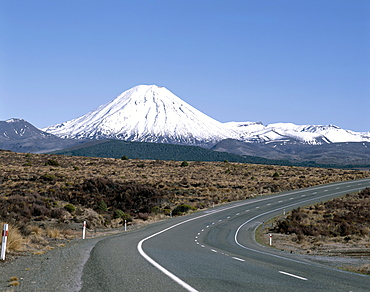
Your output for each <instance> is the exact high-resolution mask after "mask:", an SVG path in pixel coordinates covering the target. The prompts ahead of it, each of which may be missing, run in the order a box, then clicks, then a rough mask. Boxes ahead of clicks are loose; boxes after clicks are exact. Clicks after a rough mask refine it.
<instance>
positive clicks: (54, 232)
mask: <svg viewBox="0 0 370 292" xmlns="http://www.w3.org/2000/svg"><path fill="white" fill-rule="evenodd" d="M45 231H46V235H47V236H48V237H50V238H60V236H61V233H60V230H59V229H57V228H46V230H45Z"/></svg>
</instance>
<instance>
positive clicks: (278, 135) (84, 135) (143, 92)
mask: <svg viewBox="0 0 370 292" xmlns="http://www.w3.org/2000/svg"><path fill="white" fill-rule="evenodd" d="M43 130H44V131H46V132H48V133H51V134H54V135H56V136H59V137H63V138H78V139H106V138H113V139H122V140H128V141H141V142H144V141H145V142H161V143H173V144H186V145H199V146H206V147H207V146H213V144H215V143H217V142H219V141H221V140H223V139H227V138H232V139H237V140H240V141H244V142H250V143H252V142H253V143H257V142H258V143H271V142H282V143H294V144H297V143H298V144H300V143H303V144H312V145H317V144H325V143H337V142H370V132H367V133H357V132H353V131H349V130H344V129H341V128H339V127H336V126H333V125H327V126H317V125H295V124H292V123H275V124H270V125H267V126H265V125H263V124H262V123H260V122H229V123H220V122H218V121H216V120H214V119H212V118H210V117H208V116H207V115H205V114H203V113H202V112H200V111H198V110H197V109H195V108H193V107H192V106H190V105H189V104H187V103H186V102H184V101H183V100H181V99H180V98H179V97H177V96H176V95H174V94H173V93H172V92H170V91H169V90H167V89H166V88H164V87H158V86H156V85H139V86H136V87H133V88H131V89H129V90H127V91H125V92H123V93H122V94H121V95H119V96H118V97H117V98H115V99H113V100H112V101H110V102H108V103H106V104H104V105H102V106H100V107H98V108H96V109H94V110H93V111H91V112H89V113H88V114H86V115H83V116H81V117H79V118H77V119H74V120H71V121H67V122H65V123H62V124H58V125H55V126H50V127H47V128H44V129H43Z"/></svg>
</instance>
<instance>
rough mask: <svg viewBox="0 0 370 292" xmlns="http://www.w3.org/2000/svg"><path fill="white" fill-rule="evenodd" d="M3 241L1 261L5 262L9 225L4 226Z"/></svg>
mask: <svg viewBox="0 0 370 292" xmlns="http://www.w3.org/2000/svg"><path fill="white" fill-rule="evenodd" d="M2 238H3V239H2V241H1V257H0V258H1V259H2V260H3V261H5V251H6V242H7V240H8V224H4V228H3V232H2Z"/></svg>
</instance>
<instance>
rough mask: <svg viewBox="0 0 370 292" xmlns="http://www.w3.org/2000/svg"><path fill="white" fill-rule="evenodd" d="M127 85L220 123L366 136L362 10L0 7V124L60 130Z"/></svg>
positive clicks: (351, 4) (320, 1)
mask: <svg viewBox="0 0 370 292" xmlns="http://www.w3.org/2000/svg"><path fill="white" fill-rule="evenodd" d="M139 84H156V85H159V86H165V87H166V88H168V89H169V90H171V91H172V92H173V93H174V94H176V95H177V96H179V97H180V98H182V99H183V100H185V101H186V102H188V103H189V104H190V105H192V106H194V107H196V108H197V109H199V110H201V111H202V112H204V113H205V114H207V115H209V116H211V117H213V118H214V119H216V120H218V121H221V122H228V121H261V122H263V123H264V124H269V123H274V122H292V123H295V124H315V125H326V124H335V125H337V126H340V127H342V128H345V129H349V130H354V131H370V1H369V0H346V1H343V0H330V1H329V0H307V1H303V0H302V1H297V0H290V1H288V0H269V1H267V0H266V1H263V0H261V1H255V0H253V1H249V0H241V1H236V0H235V1H230V0H223V1H218V0H209V1H202V0H186V1H184V0H162V1H160V0H158V1H156V0H146V1H141V0H109V1H106V0H100V1H95V0H88V1H84V0H62V1H59V0H32V1H30V0H23V1H18V0H11V1H10V0H0V120H6V119H9V118H13V117H14V118H23V119H25V120H27V121H29V122H31V123H32V124H34V125H35V126H37V127H45V126H49V125H53V124H57V123H61V122H64V121H66V120H70V119H73V118H77V117H79V116H81V115H83V114H85V113H87V112H89V111H90V110H92V109H94V108H95V107H97V106H99V105H101V104H104V103H106V102H108V101H110V100H111V99H113V98H115V97H116V96H117V95H119V94H120V93H122V92H123V91H125V90H127V89H130V88H131V87H133V86H136V85H139Z"/></svg>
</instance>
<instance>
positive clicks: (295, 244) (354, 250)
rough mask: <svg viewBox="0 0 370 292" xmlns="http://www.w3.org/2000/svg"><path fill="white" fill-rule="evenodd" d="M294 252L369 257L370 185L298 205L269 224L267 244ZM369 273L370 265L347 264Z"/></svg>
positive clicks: (262, 235) (265, 231) (262, 234)
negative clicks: (338, 196)
mask: <svg viewBox="0 0 370 292" xmlns="http://www.w3.org/2000/svg"><path fill="white" fill-rule="evenodd" d="M269 233H272V234H273V246H274V247H276V248H279V249H283V250H286V251H290V252H292V253H293V252H294V253H306V254H314V255H326V256H342V257H352V258H353V257H356V258H361V259H370V188H366V189H364V190H362V191H360V192H356V193H352V194H347V195H345V196H343V197H340V198H336V199H333V200H330V201H327V202H323V203H319V204H315V205H312V206H309V207H305V208H297V209H294V210H292V212H289V213H288V214H287V215H286V216H280V217H278V218H275V219H274V220H273V221H271V222H269V223H267V224H266V225H265V228H264V229H263V230H261V229H260V232H259V234H258V236H259V238H260V240H262V241H263V243H264V244H266V245H268V243H269ZM344 268H346V269H350V270H353V271H357V272H361V273H365V274H369V275H370V264H365V265H361V266H359V267H351V266H347V267H344Z"/></svg>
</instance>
